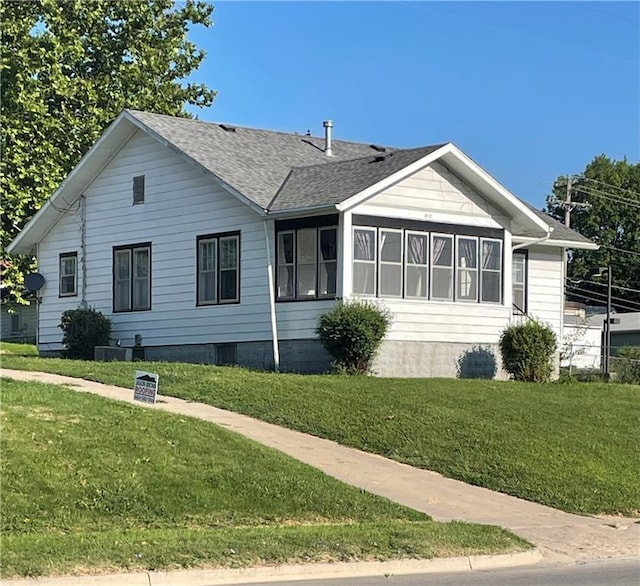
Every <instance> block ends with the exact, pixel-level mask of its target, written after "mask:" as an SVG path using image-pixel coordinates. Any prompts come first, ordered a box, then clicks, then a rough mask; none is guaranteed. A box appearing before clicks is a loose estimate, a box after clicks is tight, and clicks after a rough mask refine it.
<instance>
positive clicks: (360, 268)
mask: <svg viewBox="0 0 640 586" xmlns="http://www.w3.org/2000/svg"><path fill="white" fill-rule="evenodd" d="M376 248H377V247H376V229H375V228H355V229H354V231H353V292H354V293H358V294H360V295H370V296H375V294H376V260H377V259H376Z"/></svg>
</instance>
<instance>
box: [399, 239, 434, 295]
mask: <svg viewBox="0 0 640 586" xmlns="http://www.w3.org/2000/svg"><path fill="white" fill-rule="evenodd" d="M405 248H406V270H405V290H404V296H405V297H407V298H418V299H426V298H427V293H428V288H427V283H428V275H429V235H428V234H427V233H425V232H410V231H408V230H407V233H406V246H405Z"/></svg>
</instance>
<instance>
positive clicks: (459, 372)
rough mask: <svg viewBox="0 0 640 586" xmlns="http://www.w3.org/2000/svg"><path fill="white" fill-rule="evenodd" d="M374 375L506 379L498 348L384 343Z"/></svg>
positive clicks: (428, 343) (389, 341) (390, 341)
mask: <svg viewBox="0 0 640 586" xmlns="http://www.w3.org/2000/svg"><path fill="white" fill-rule="evenodd" d="M373 372H374V374H375V375H377V376H384V377H427V378H428V377H444V378H455V377H460V378H486V379H491V378H498V379H505V378H507V375H506V374H505V373H504V372H502V370H501V365H500V351H499V349H498V345H497V344H482V345H478V344H460V343H452V342H413V341H407V342H405V341H392V340H385V341H384V342H383V343H382V346H381V347H380V351H379V352H378V355H377V357H376V359H375V361H374V364H373Z"/></svg>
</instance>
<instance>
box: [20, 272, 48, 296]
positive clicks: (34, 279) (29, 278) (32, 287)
mask: <svg viewBox="0 0 640 586" xmlns="http://www.w3.org/2000/svg"><path fill="white" fill-rule="evenodd" d="M42 285H44V277H43V276H42V275H41V274H40V273H30V274H28V275H25V276H24V286H25V287H26V288H27V289H28V290H29V291H30V292H31V293H35V292H36V291H38V290H39V289H41V288H42Z"/></svg>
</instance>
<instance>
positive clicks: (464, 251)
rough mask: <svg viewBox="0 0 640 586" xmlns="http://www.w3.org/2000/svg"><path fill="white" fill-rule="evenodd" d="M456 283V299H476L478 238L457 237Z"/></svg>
mask: <svg viewBox="0 0 640 586" xmlns="http://www.w3.org/2000/svg"><path fill="white" fill-rule="evenodd" d="M457 248H458V253H457V265H456V266H457V271H458V274H457V281H456V282H457V285H456V299H459V300H461V301H477V300H478V239H477V238H467V237H462V236H459V237H458V238H457Z"/></svg>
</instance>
